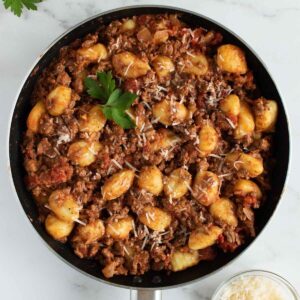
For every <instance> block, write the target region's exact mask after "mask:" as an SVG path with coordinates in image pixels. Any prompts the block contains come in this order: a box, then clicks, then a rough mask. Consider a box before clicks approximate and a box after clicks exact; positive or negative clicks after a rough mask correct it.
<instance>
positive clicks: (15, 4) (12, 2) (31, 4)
mask: <svg viewBox="0 0 300 300" xmlns="http://www.w3.org/2000/svg"><path fill="white" fill-rule="evenodd" d="M2 1H3V4H4V7H5V8H6V9H9V8H10V10H11V11H12V12H13V13H14V14H15V15H16V16H18V17H20V16H21V14H22V11H23V8H24V7H26V8H27V9H28V10H30V9H31V10H37V6H36V4H37V3H40V2H42V1H43V0H2Z"/></svg>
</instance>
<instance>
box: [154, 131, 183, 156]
mask: <svg viewBox="0 0 300 300" xmlns="http://www.w3.org/2000/svg"><path fill="white" fill-rule="evenodd" d="M157 133H158V138H157V139H155V140H154V141H153V142H152V143H151V144H150V149H151V151H153V152H157V151H159V150H163V149H167V148H171V147H174V146H175V145H176V144H177V143H178V142H179V141H180V138H179V137H178V136H177V135H176V134H175V133H174V132H173V131H171V130H169V129H165V128H161V129H159V130H158V131H157Z"/></svg>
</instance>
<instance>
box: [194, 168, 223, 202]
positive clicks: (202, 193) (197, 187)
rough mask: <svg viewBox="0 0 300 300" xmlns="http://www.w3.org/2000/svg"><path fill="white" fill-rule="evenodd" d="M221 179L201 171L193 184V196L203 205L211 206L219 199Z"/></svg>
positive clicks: (213, 174)
mask: <svg viewBox="0 0 300 300" xmlns="http://www.w3.org/2000/svg"><path fill="white" fill-rule="evenodd" d="M219 188H220V179H219V177H218V176H217V175H216V174H215V173H213V172H210V171H199V172H197V174H196V177H195V179H194V182H193V196H194V198H196V199H197V200H198V201H199V202H200V203H201V204H202V205H204V206H209V205H211V204H212V203H213V202H214V201H216V200H217V199H218V197H219Z"/></svg>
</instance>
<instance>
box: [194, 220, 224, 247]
mask: <svg viewBox="0 0 300 300" xmlns="http://www.w3.org/2000/svg"><path fill="white" fill-rule="evenodd" d="M222 231H223V230H222V228H220V227H218V226H215V225H213V226H211V227H210V228H207V229H204V228H199V229H196V230H194V231H192V232H191V234H190V237H189V241H188V246H189V248H190V249H192V250H200V249H204V248H207V247H209V246H212V245H214V244H215V243H216V242H217V240H218V237H219V235H220V234H221V233H222Z"/></svg>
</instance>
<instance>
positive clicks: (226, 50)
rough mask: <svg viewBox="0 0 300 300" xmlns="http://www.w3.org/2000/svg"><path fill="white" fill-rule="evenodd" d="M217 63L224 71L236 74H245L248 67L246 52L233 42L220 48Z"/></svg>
mask: <svg viewBox="0 0 300 300" xmlns="http://www.w3.org/2000/svg"><path fill="white" fill-rule="evenodd" d="M217 64H218V67H219V68H220V69H221V70H222V71H226V72H229V73H235V74H245V73H246V72H247V69H248V68H247V62H246V57H245V54H244V52H243V51H242V50H241V49H240V48H239V47H237V46H235V45H231V44H227V45H222V46H220V47H219V48H218V53H217Z"/></svg>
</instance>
